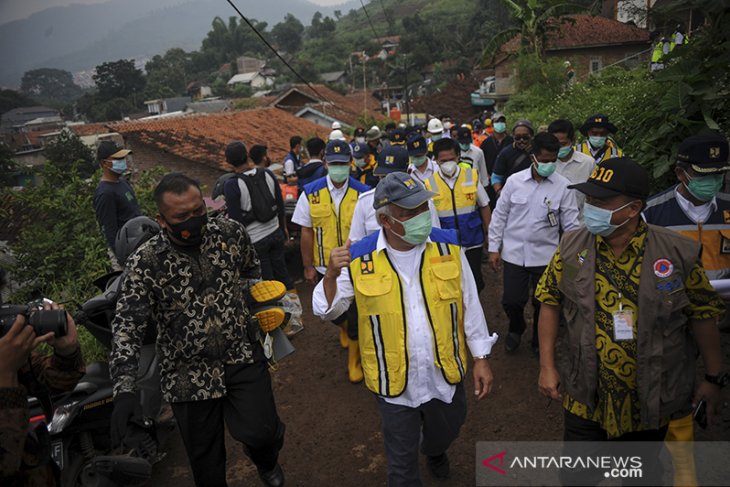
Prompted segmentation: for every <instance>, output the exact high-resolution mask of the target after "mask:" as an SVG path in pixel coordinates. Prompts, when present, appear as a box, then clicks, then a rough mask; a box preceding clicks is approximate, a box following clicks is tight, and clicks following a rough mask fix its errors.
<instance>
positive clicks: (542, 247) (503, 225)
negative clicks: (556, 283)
mask: <svg viewBox="0 0 730 487" xmlns="http://www.w3.org/2000/svg"><path fill="white" fill-rule="evenodd" d="M559 149H560V143H559V142H558V139H557V138H555V136H554V135H552V134H548V133H539V134H537V135H536V136H535V138H534V139H533V140H532V153H531V154H530V159H531V161H532V163H531V165H530V167H528V168H527V169H524V170H522V171H519V172H517V173H515V174H514V175H512V176H511V177H510V178H509V179H508V180H507V182H506V183H505V185H504V187H503V188H502V192H501V194H500V197H499V200H498V201H497V206H496V208H495V209H494V214H493V215H492V222H491V223H490V225H489V263H490V264H491V266H492V268H493V269H494V270H495V271H499V267H500V253H501V260H503V261H504V273H503V278H504V290H503V295H502V308H503V309H504V312H505V313H506V314H507V318H508V319H509V334H508V335H507V338H506V340H505V349H506V350H507V351H508V352H514V351H515V350H517V347H518V346H519V345H520V339H521V337H522V334H523V333H524V331H525V317H524V308H525V305H526V304H527V298H528V293H529V292H530V289H534V287H535V286H536V285H537V282H538V281H539V280H540V277H541V276H542V273H543V272H544V270H545V267H547V265H548V263H549V262H550V259H551V258H552V256H553V253H554V252H555V249H556V248H557V247H558V243H559V240H560V233H561V232H564V231H567V230H572V229H574V228H578V226H579V222H578V207H577V205H576V202H575V194H574V193H575V192H574V191H572V190H570V189H568V185H569V184H570V181H568V180H567V179H566V178H564V177H563V176H561V175H560V174H555V169H556V165H557V163H556V162H555V160H556V159H557V157H558V151H559ZM532 306H533V309H534V318H533V323H532V350H533V352H534V353H537V352H538V350H539V347H538V338H537V321H538V317H539V314H540V303H539V301H537V300H536V299H535V298H534V297H533V299H532Z"/></svg>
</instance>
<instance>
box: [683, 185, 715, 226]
mask: <svg viewBox="0 0 730 487" xmlns="http://www.w3.org/2000/svg"><path fill="white" fill-rule="evenodd" d="M674 194H675V195H676V197H677V204H678V205H679V207H680V208H681V209H682V211H683V212H684V214H685V215H687V218H689V219H690V220H692V221H693V222H695V223H697V224H698V225H699V224H702V223H705V222H706V221H707V219H708V218H710V215H712V213H713V212H714V211H715V210H717V199H716V198H715V197H713V198H712V199H711V200H710V201H708V202H707V203H705V204H704V205H699V206H695V204H694V203H692V202H691V201H690V200H688V199H687V198H685V197H684V196H682V193H680V192H679V186H677V187H676V188H674Z"/></svg>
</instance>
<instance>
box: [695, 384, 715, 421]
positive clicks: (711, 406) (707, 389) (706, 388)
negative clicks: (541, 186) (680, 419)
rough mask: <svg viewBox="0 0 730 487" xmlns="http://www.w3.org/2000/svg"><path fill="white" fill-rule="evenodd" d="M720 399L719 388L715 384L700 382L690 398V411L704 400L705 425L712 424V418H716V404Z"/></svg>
mask: <svg viewBox="0 0 730 487" xmlns="http://www.w3.org/2000/svg"><path fill="white" fill-rule="evenodd" d="M719 398H720V388H719V387H718V386H716V385H715V384H710V383H709V382H707V381H706V380H703V381H702V382H700V384H699V385H698V386H697V389H696V390H695V395H694V397H693V398H692V410H693V411H694V409H695V408H696V407H697V403H699V402H700V399H704V400H705V403H706V404H707V424H713V421H714V418H715V417H716V416H717V404H718V402H719Z"/></svg>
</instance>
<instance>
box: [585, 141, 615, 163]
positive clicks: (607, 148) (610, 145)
mask: <svg viewBox="0 0 730 487" xmlns="http://www.w3.org/2000/svg"><path fill="white" fill-rule="evenodd" d="M575 150H577V151H578V152H582V153H583V154H585V155H588V156H591V157H592V158H593V159H594V160H595V161H596V164H600V163H602V162H603V161H605V160H607V159H612V158H614V157H622V156H623V155H624V151H622V150H621V149H620V148H619V146H617V145H616V142H614V141H613V140H611V139H606V145H604V146H603V149H601V150H600V151H598V152H596V154H595V155H593V154H591V146H590V144H589V143H588V141H587V140H584V141H583V142H581V143H580V144H578V145H577V146H576V147H575Z"/></svg>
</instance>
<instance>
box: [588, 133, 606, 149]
mask: <svg viewBox="0 0 730 487" xmlns="http://www.w3.org/2000/svg"><path fill="white" fill-rule="evenodd" d="M607 138H608V137H606V136H605V135H591V136H590V137H588V141H589V142H590V143H591V145H592V146H593V148H594V149H603V146H604V145H606V139H607Z"/></svg>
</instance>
